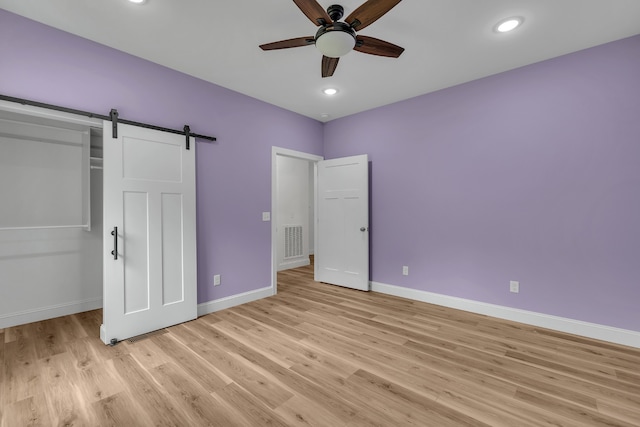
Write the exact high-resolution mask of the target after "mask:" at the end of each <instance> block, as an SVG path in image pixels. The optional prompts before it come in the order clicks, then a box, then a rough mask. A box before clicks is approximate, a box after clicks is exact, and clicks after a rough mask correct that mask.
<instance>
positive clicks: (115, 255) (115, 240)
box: [111, 227, 118, 259]
mask: <svg viewBox="0 0 640 427" xmlns="http://www.w3.org/2000/svg"><path fill="white" fill-rule="evenodd" d="M111 235H112V236H113V250H112V251H111V255H113V259H118V227H113V230H112V231H111Z"/></svg>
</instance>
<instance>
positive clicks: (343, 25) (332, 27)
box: [260, 0, 404, 77]
mask: <svg viewBox="0 0 640 427" xmlns="http://www.w3.org/2000/svg"><path fill="white" fill-rule="evenodd" d="M400 1H401V0H367V1H366V2H365V3H363V4H362V5H360V7H358V8H357V9H356V10H354V11H353V12H352V13H351V14H350V15H349V16H347V18H346V19H345V20H344V22H342V21H340V19H341V18H342V16H343V15H344V8H343V7H342V6H340V5H338V4H334V5H332V6H329V7H328V8H327V11H326V12H325V10H324V9H323V8H322V6H320V4H318V2H317V1H316V0H293V2H294V3H295V4H296V6H298V7H299V8H300V10H301V11H302V13H304V14H305V15H306V16H307V18H309V19H310V20H311V22H313V23H314V24H315V25H317V26H318V27H320V28H319V29H318V32H317V33H316V35H315V36H308V37H297V38H294V39H287V40H281V41H277V42H273V43H266V44H263V45H260V48H261V49H262V50H275V49H288V48H292V47H302V46H309V45H315V46H316V47H317V48H318V50H320V52H322V77H330V76H332V75H333V73H334V71H335V70H336V67H337V66H338V61H339V60H340V57H341V56H343V55H345V54H347V53H349V52H351V50H357V51H358V52H362V53H368V54H371V55H378V56H387V57H390V58H397V57H399V56H400V55H401V54H402V52H404V48H402V47H400V46H396V45H395V44H392V43H389V42H386V41H384V40H380V39H376V38H374V37H368V36H360V35H358V34H357V33H356V32H357V31H360V30H362V29H363V28H365V27H367V26H369V25H371V24H373V23H374V22H375V21H377V20H378V19H379V18H380V17H382V16H383V15H384V14H385V13H387V12H388V11H390V10H391V9H392V8H393V7H394V6H395V5H397V4H398V3H400Z"/></svg>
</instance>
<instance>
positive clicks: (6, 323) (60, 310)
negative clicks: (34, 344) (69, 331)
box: [0, 297, 102, 329]
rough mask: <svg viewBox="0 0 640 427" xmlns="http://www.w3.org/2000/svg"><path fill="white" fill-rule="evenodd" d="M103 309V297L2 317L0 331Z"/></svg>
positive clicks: (0, 316) (0, 317) (0, 318)
mask: <svg viewBox="0 0 640 427" xmlns="http://www.w3.org/2000/svg"><path fill="white" fill-rule="evenodd" d="M99 308H102V297H98V298H90V299H86V300H82V301H72V302H68V303H64V304H56V305H50V306H46V307H38V308H34V309H32V310H24V311H19V312H16V313H8V314H3V315H0V329H4V328H10V327H12V326H17V325H24V324H26V323H33V322H40V321H42V320H47V319H53V318H54V317H60V316H68V315H70V314H76V313H82V312H83V311H90V310H97V309H99Z"/></svg>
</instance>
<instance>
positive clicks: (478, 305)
mask: <svg viewBox="0 0 640 427" xmlns="http://www.w3.org/2000/svg"><path fill="white" fill-rule="evenodd" d="M371 290H372V291H374V292H380V293H382V294H388V295H394V296H397V297H401V298H407V299H411V300H415V301H422V302H426V303H430V304H436V305H440V306H443V307H449V308H455V309H458V310H464V311H469V312H471V313H476V314H484V315H486V316H491V317H497V318H499V319H505V320H511V321H514V322H519V323H525V324H528V325H532V326H538V327H541V328H547V329H553V330H556V331H560V332H566V333H569V334H574V335H581V336H584V337H588V338H593V339H597V340H602V341H608V342H612V343H616V344H622V345H626V346H630V347H635V348H640V332H638V331H631V330H627V329H620V328H614V327H611V326H605V325H599V324H596V323H589V322H583V321H580V320H574V319H568V318H564V317H558V316H552V315H549V314H543V313H536V312H533V311H526V310H520V309H517V308H511V307H505V306H501V305H495V304H488V303H484V302H479V301H473V300H468V299H464V298H458V297H452V296H448V295H442V294H436V293H433V292H427V291H422V290H417V289H409V288H403V287H401V286H396V285H387V284H385V283H378V282H371Z"/></svg>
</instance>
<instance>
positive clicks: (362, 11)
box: [344, 0, 402, 31]
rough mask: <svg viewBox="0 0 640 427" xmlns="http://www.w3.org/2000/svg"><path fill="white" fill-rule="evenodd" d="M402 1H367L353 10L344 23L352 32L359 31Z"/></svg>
mask: <svg viewBox="0 0 640 427" xmlns="http://www.w3.org/2000/svg"><path fill="white" fill-rule="evenodd" d="M401 1H402V0H367V1H366V2H365V3H363V4H362V5H360V7H359V8H357V9H356V10H354V11H353V12H352V13H351V14H350V15H349V16H347V19H345V20H344V21H345V22H346V23H347V24H349V25H351V27H353V29H354V30H356V31H360V30H362V29H363V28H364V27H367V26H369V25H371V24H373V23H374V22H376V21H377V20H378V19H379V18H380V17H381V16H382V15H384V14H385V13H387V12H389V11H390V10H391V9H392V8H393V7H394V6H395V5H397V4H398V3H400V2H401Z"/></svg>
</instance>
